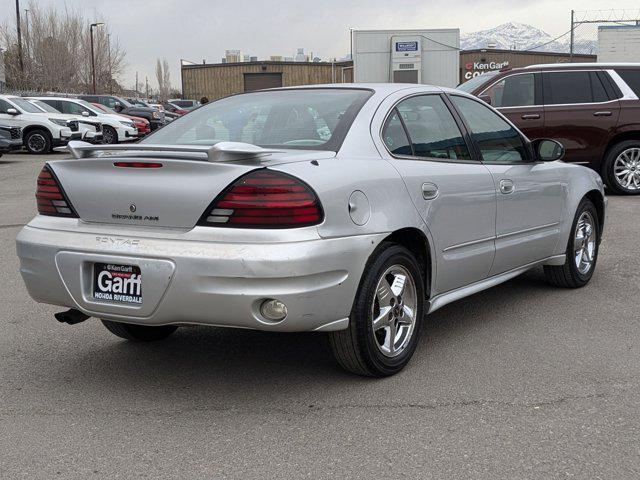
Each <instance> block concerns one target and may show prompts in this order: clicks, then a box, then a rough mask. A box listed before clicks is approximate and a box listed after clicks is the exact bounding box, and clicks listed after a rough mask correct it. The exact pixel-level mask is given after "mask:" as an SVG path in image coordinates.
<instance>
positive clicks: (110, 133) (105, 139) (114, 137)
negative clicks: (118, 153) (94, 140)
mask: <svg viewBox="0 0 640 480" xmlns="http://www.w3.org/2000/svg"><path fill="white" fill-rule="evenodd" d="M102 143H105V144H112V143H118V132H116V130H115V129H114V128H113V127H110V126H108V125H105V126H104V127H103V128H102Z"/></svg>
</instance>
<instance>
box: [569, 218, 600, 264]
mask: <svg viewBox="0 0 640 480" xmlns="http://www.w3.org/2000/svg"><path fill="white" fill-rule="evenodd" d="M596 241H597V232H596V231H595V222H594V220H593V216H592V215H591V213H589V212H582V215H580V218H579V219H578V224H577V225H576V231H575V235H574V240H573V250H574V260H575V264H576V268H577V269H578V271H579V272H580V273H581V274H583V275H585V274H587V273H588V272H589V270H591V268H592V267H593V262H594V260H595V252H596Z"/></svg>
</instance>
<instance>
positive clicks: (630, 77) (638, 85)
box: [616, 69, 640, 98]
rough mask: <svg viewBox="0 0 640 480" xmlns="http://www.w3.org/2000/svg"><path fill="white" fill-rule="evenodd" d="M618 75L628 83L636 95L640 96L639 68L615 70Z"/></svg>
mask: <svg viewBox="0 0 640 480" xmlns="http://www.w3.org/2000/svg"><path fill="white" fill-rule="evenodd" d="M616 72H617V73H618V75H620V76H621V77H622V79H623V80H624V82H625V83H626V84H627V85H629V87H630V88H631V90H633V93H635V94H636V97H638V98H640V69H637V70H626V69H620V70H616Z"/></svg>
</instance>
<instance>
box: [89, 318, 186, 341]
mask: <svg viewBox="0 0 640 480" xmlns="http://www.w3.org/2000/svg"><path fill="white" fill-rule="evenodd" d="M102 324H103V325H104V326H105V327H107V330H109V331H110V332H111V333H113V334H114V335H116V336H118V337H120V338H124V339H125V340H131V341H134V342H155V341H157V340H163V339H165V338H167V337H168V336H169V335H171V334H172V333H173V332H175V331H176V330H177V329H178V326H177V325H159V326H149V325H135V324H132V323H121V322H112V321H110V320H102Z"/></svg>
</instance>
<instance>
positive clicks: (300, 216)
mask: <svg viewBox="0 0 640 480" xmlns="http://www.w3.org/2000/svg"><path fill="white" fill-rule="evenodd" d="M321 221H322V208H321V206H320V201H319V200H318V197H317V196H316V194H315V192H314V191H313V190H312V189H311V188H310V187H309V186H308V185H307V184H306V183H304V182H302V181H301V180H299V179H297V178H295V177H292V176H290V175H287V174H285V173H280V172H273V171H271V170H254V171H253V172H251V173H249V174H247V175H245V176H244V177H240V178H239V179H238V180H237V181H236V182H235V183H233V184H231V186H230V187H228V188H227V189H226V190H225V191H224V192H222V193H221V194H220V195H219V196H218V198H216V199H215V200H214V201H213V203H212V204H211V206H210V207H209V208H208V209H207V211H206V212H205V213H204V215H203V216H202V218H201V219H200V222H199V223H198V224H199V225H208V226H217V227H236V228H295V227H306V226H309V225H316V224H318V223H320V222H321Z"/></svg>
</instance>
